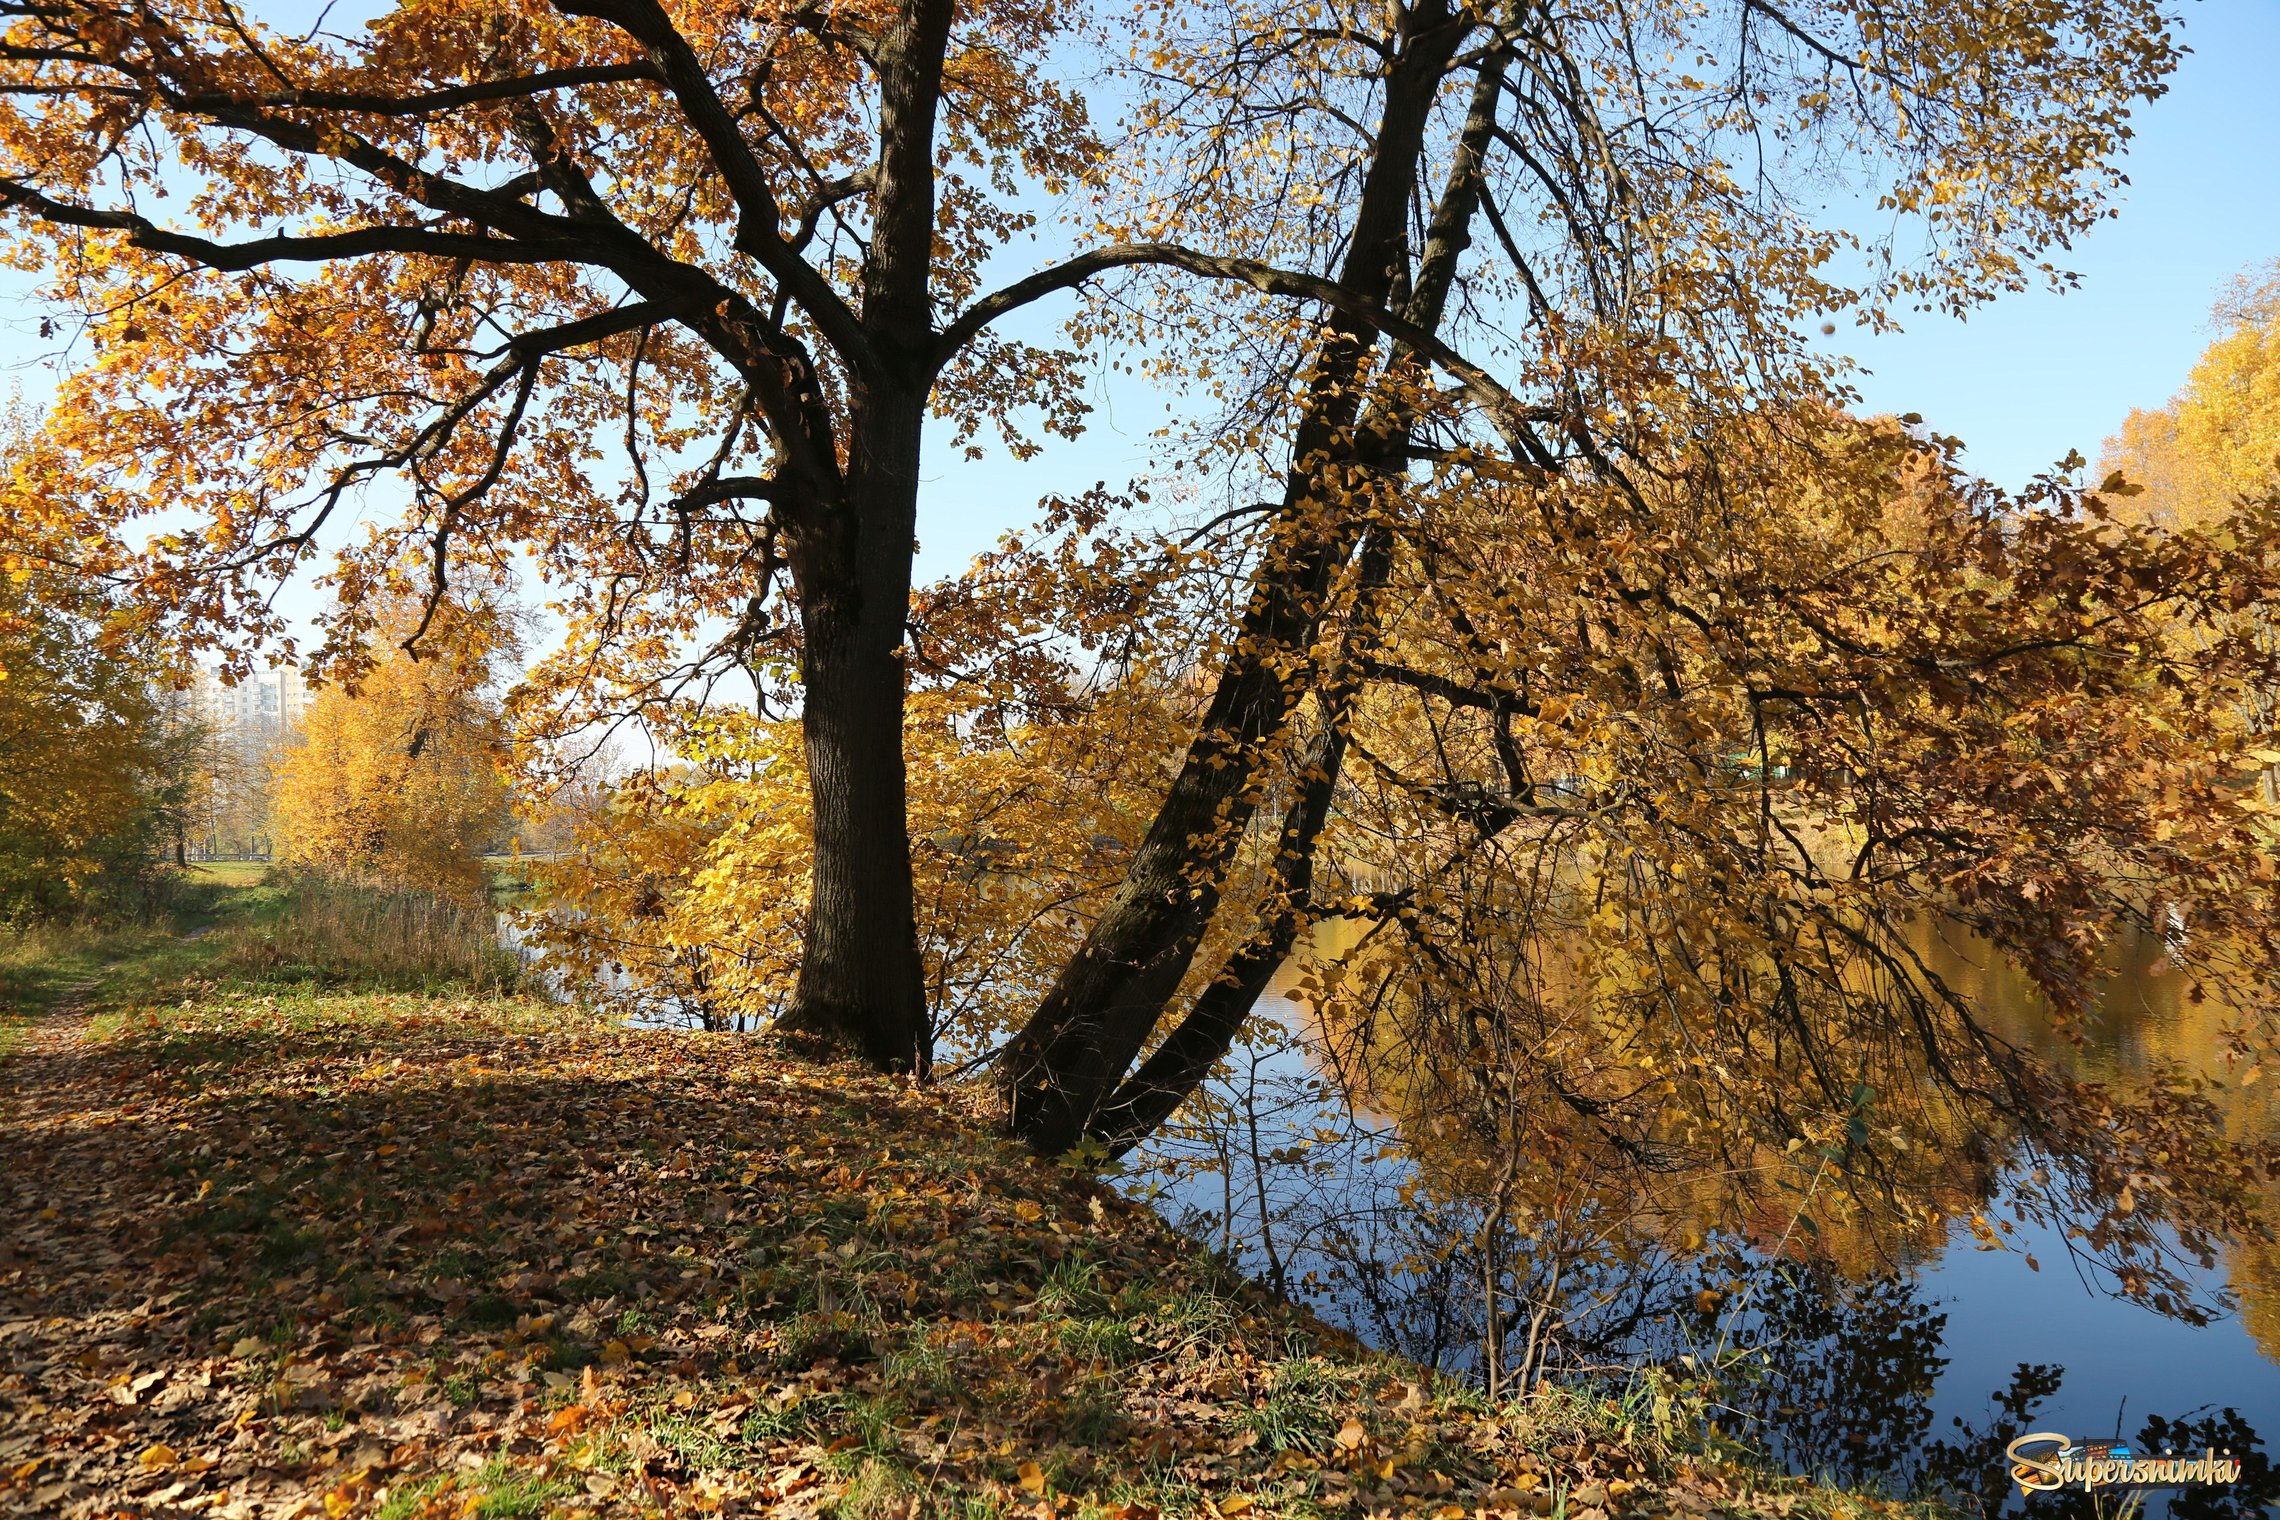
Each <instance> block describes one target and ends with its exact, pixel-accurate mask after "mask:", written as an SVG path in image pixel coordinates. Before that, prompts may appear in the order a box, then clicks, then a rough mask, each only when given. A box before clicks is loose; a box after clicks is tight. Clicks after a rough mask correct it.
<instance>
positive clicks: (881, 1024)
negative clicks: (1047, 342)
mask: <svg viewBox="0 0 2280 1520" xmlns="http://www.w3.org/2000/svg"><path fill="white" fill-rule="evenodd" d="M952 14H953V0H907V3H905V4H904V5H902V6H901V7H900V8H899V9H898V10H897V12H896V15H895V21H894V24H893V25H892V26H891V27H889V28H888V30H887V32H886V34H885V35H884V36H883V37H882V38H881V39H880V41H879V45H878V51H877V54H876V56H875V57H874V59H873V62H874V65H875V66H876V68H877V70H878V74H879V83H880V99H879V162H878V166H877V169H876V173H875V177H874V183H873V188H872V202H871V205H872V214H873V219H874V226H873V229H872V236H871V240H870V245H869V249H868V252H867V254H866V257H865V260H864V267H863V304H862V311H861V322H862V328H863V337H864V341H865V343H866V345H867V349H868V352H867V353H866V354H865V355H864V357H863V361H862V363H861V365H860V366H859V367H858V372H857V373H856V374H855V375H854V376H853V377H852V379H851V382H850V388H851V389H850V395H849V397H848V415H849V423H848V435H847V436H848V449H847V455H848V457H847V467H846V492H845V497H844V499H843V500H842V501H840V502H838V503H835V504H832V505H830V506H827V507H825V508H823V509H822V510H820V511H818V512H816V513H815V514H814V518H813V522H812V525H811V526H810V528H809V529H808V530H807V532H806V534H805V535H804V537H805V539H806V542H805V543H804V544H797V545H795V546H794V551H793V552H794V554H795V566H794V568H795V573H796V574H797V575H798V578H799V582H800V617H801V623H802V632H803V635H804V638H805V646H804V652H803V656H802V680H803V683H804V685H805V688H806V692H805V696H806V710H805V711H806V716H805V720H804V725H805V733H804V738H805V741H806V747H807V758H808V784H809V786H810V788H811V789H812V792H813V795H814V802H815V856H814V875H815V887H814V893H813V896H812V899H811V901H810V903H809V909H808V923H807V942H806V945H805V947H804V948H803V951H802V953H801V957H800V979H799V986H798V988H797V990H796V991H795V993H794V995H793V1002H792V1006H791V1008H790V1009H789V1010H788V1011H787V1012H786V1013H785V1015H784V1018H783V1020H782V1022H781V1027H783V1028H786V1029H790V1030H795V1031H805V1032H809V1033H814V1034H819V1035H822V1036H824V1037H825V1038H827V1039H830V1040H832V1041H834V1042H836V1043H838V1044H840V1045H843V1046H846V1047H848V1048H849V1049H851V1050H854V1051H857V1052H859V1053H860V1054H861V1055H862V1056H863V1058H864V1059H865V1060H867V1061H869V1062H870V1063H871V1064H872V1065H874V1066H878V1067H882V1068H885V1069H887V1070H907V1071H914V1072H918V1073H920V1074H922V1075H923V1074H924V1073H925V1071H926V1069H927V1067H928V1065H929V1063H930V1061H931V1060H932V1057H933V1048H932V1047H933V1031H932V1027H931V1025H930V1024H929V1022H928V1019H927V1011H926V974H925V967H924V965H923V964H922V962H921V960H920V957H919V950H918V928H917V923H916V920H915V917H914V912H913V906H912V903H913V894H912V890H911V869H910V830H909V821H908V817H907V810H906V798H905V792H904V783H903V747H902V737H903V735H902V725H903V696H904V690H905V679H906V672H905V669H904V664H903V634H904V625H905V623H906V622H907V621H908V618H909V615H910V579H911V556H912V553H913V551H914V549H915V547H916V538H917V531H918V467H919V455H920V437H921V432H922V430H923V429H924V427H925V423H926V401H927V395H928V392H929V390H930V389H931V387H932V385H933V378H934V371H935V367H936V365H937V364H938V362H939V359H938V357H937V355H936V354H935V351H934V350H935V339H936V335H935V331H934V326H933V321H934V311H933V297H932V294H931V291H932V261H933V254H934V235H935V214H934V213H935V206H934V201H935V187H934V129H935V118H936V114H937V112H938V110H939V108H940V103H941V83H942V59H943V55H944V52H945V50H946V48H947V47H948V45H949V37H950V23H951V18H952Z"/></svg>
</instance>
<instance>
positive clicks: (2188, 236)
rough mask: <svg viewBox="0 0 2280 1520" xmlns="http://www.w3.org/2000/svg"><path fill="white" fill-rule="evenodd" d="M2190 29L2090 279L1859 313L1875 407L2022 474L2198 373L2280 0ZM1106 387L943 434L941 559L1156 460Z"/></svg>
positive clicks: (2266, 172) (2071, 263)
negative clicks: (1872, 323)
mask: <svg viewBox="0 0 2280 1520" xmlns="http://www.w3.org/2000/svg"><path fill="white" fill-rule="evenodd" d="M2185 42H2186V46H2187V47H2188V48H2189V49H2191V52H2190V54H2189V55H2188V56H2187V58H2186V59H2185V62H2184V64H2183V65H2182V66H2181V67H2180V68H2179V69H2178V71H2177V72H2176V73H2175V74H2173V75H2172V76H2171V77H2170V89H2169V92H2168V93H2167V94H2166V95H2164V96H2163V97H2161V98H2160V99H2159V100H2156V101H2154V102H2153V103H2152V104H2151V105H2149V106H2147V107H2145V108H2143V109H2142V110H2141V111H2140V112H2139V113H2138V116H2137V118H2136V125H2137V128H2138V135H2137V137H2136V138H2135V139H2134V141H2133V142H2132V145H2131V149H2130V152H2129V154H2128V156H2127V158H2126V160H2125V161H2124V163H2123V170H2124V172H2125V173H2127V174H2128V175H2129V177H2130V184H2129V185H2128V186H2127V187H2126V189H2125V190H2124V191H2123V193H2122V196H2121V198H2120V199H2119V200H2118V202H2117V203H2116V209H2117V210H2118V211H2119V213H2120V214H2119V215H2118V216H2116V217H2114V218H2112V219H2110V220H2108V221H2105V222H2103V223H2101V224H2100V225H2099V226H2098V228H2097V229H2096V230H2095V231H2093V232H2092V233H2091V234H2090V235H2088V236H2087V237H2085V238H2083V239H2082V240H2080V241H2079V242H2077V243H2076V245H2075V246H2074V248H2073V249H2071V250H2059V251H2057V252H2055V253H2054V255H2053V262H2054V263H2056V264H2058V265H2059V267H2061V268H2064V269H2069V270H2072V271H2073V272H2075V273H2076V274H2078V275H2080V276H2081V283H2080V285H2079V286H2078V287H2076V288H2074V289H2072V290H2068V291H2065V292H2056V291H2049V290H2039V289H2038V290H2033V291H2029V292H2025V293H2022V294H2018V295H2010V296H2005V297H2003V298H2001V299H1999V300H1997V301H1995V302H1994V303H1992V304H1991V305H1989V306H1986V307H1983V308H1981V309H1980V310H1979V311H1977V312H1975V313H1974V314H1973V315H1972V316H1971V317H1970V319H1969V320H1967V321H1957V320H1955V319H1953V318H1948V317H1943V316H1936V315H1928V314H1918V315H1916V316H1915V317H1914V318H1913V320H1912V321H1911V322H1910V324H1909V325H1908V327H1907V328H1906V329H1905V330H1904V331H1902V332H1898V333H1891V334H1885V335H1881V336H1880V335H1874V334H1868V333H1864V332H1859V331H1857V330H1852V329H1842V330H1840V331H1839V333H1838V334H1837V336H1835V337H1834V338H1832V339H1830V340H1828V342H1827V344H1826V346H1827V347H1828V348H1830V349H1834V350H1839V351H1843V352H1848V353H1850V354H1851V355H1852V357H1854V358H1855V359H1858V360H1859V361H1860V362H1861V363H1862V364H1864V365H1865V366H1867V373H1865V374H1863V375H1861V376H1860V377H1858V380H1857V382H1856V383H1857V385H1858V388H1859V389H1860V391H1861V393H1862V400H1863V408H1862V409H1863V410H1865V411H1868V412H1894V413H1906V412H1920V413H1922V414H1923V416H1924V418H1925V420H1926V421H1927V422H1928V423H1929V424H1930V425H1931V426H1933V427H1934V428H1936V429H1938V430H1939V431H1940V432H1943V433H1947V434H1951V435H1953V436H1956V437H1959V438H1961V439H1962V440H1963V441H1964V443H1965V445H1966V452H1965V455H1964V463H1965V464H1966V466H1967V467H1969V468H1970V469H1971V470H1973V471H1974V472H1975V473H1977V474H1979V475H1982V476H1985V477H1986V478H1987V479H1989V480H1991V481H1994V482H1995V483H1996V484H1998V485H2000V486H2003V487H2005V488H2006V489H2010V490H2014V491H2015V490H2017V489H2018V488H2019V487H2021V486H2023V485H2025V484H2026V482H2027V481H2028V480H2029V479H2031V478H2032V477H2033V476H2035V475H2037V474H2039V473H2041V472H2043V471H2045V470H2048V469H2050V468H2052V467H2053V466H2055V465H2056V464H2057V463H2058V462H2059V461H2060V460H2062V459H2064V458H2065V457H2066V454H2067V452H2068V450H2070V449H2071V450H2078V451H2080V453H2081V454H2082V456H2083V457H2084V458H2085V459H2086V460H2088V461H2089V462H2091V463H2092V464H2095V463H2096V462H2097V458H2098V451H2099V446H2100V445H2101V444H2102V443H2103V442H2104V440H2105V439H2106V437H2107V436H2108V435H2109V434H2111V433H2113V432H2114V431H2116V429H2117V428H2118V427H2119V426H2120V424H2121V420H2122V418H2123V416H2124V415H2126V414H2127V413H2128V411H2129V410H2130V408H2132V407H2136V406H2144V407H2153V406H2159V405H2160V404H2162V403H2163V402H2164V401H2166V400H2168V399H2169V397H2170V396H2171V395H2172V394H2173V393H2175V391H2176V390H2177V388H2178V387H2179V386H2180V385H2182V384H2183V383H2184V380H2185V375H2186V372H2187V371H2188V370H2190V369H2191V368H2192V365H2193V361H2194V360H2195V359H2196V358H2198V357H2199V356H2200V353H2201V350H2202V349H2203V348H2205V347H2206V346H2207V345H2208V342H2209V338H2210V333H2209V331H2208V325H2207V323H2208V311H2209V304H2210V302H2211V300H2212V299H2213V298H2214V297H2215V295H2216V294H2217V292H2218V291H2219V290H2220V289H2221V288H2222V287H2223V285H2224V284H2225V282H2226V281H2228V280H2229V279H2231V278H2232V276H2233V275H2234V274H2236V273H2238V272H2239V271H2240V270H2242V269H2243V268H2245V267H2247V266H2249V265H2251V264H2255V263H2260V262H2262V261H2264V260H2268V259H2271V258H2274V257H2280V0H2197V3H2190V4H2188V6H2187V8H2186V10H2185ZM1094 392H1095V400H1096V403H1097V405H1098V407H1099V409H1098V410H1097V411H1095V412H1094V414H1093V416H1092V419H1091V426H1090V427H1089V428H1088V430H1087V432H1086V433H1085V435H1084V437H1083V438H1082V439H1080V440H1079V441H1078V442H1076V443H1074V444H1055V445H1053V446H1052V447H1050V448H1048V449H1047V450H1046V452H1045V454H1044V455H1043V456H1042V457H1040V458H1039V459H1037V460H1035V461H1033V462H1031V463H1030V464H1028V465H1015V464H1012V463H1011V462H1010V461H1008V460H1006V459H1005V458H1004V457H1003V456H1002V455H993V456H992V457H990V458H987V459H985V460H983V461H981V462H980V463H978V464H968V463H965V462H963V461H961V460H959V459H958V458H957V457H956V456H955V455H954V454H952V453H950V452H949V451H948V449H947V448H946V447H945V448H938V449H934V450H931V451H930V452H929V455H928V459H927V478H928V486H927V495H926V498H925V501H924V504H923V507H922V511H921V515H920V527H919V532H920V544H921V553H920V567H919V568H920V573H921V575H922V576H925V575H935V574H944V573H948V572H952V571H955V570H956V569H958V568H959V567H960V566H962V565H963V564H964V563H965V561H966V560H967V558H968V557H969V556H971V555H972V554H974V553H975V552H977V551H979V550H981V549H984V548H987V547H988V546H989V545H990V544H991V543H992V542H993V541H994V540H995V539H996V538H997V536H998V535H999V534H1000V533H1002V532H1003V531H1005V530H1006V529H1008V528H1012V527H1016V526H1018V525H1020V524H1021V523H1023V522H1025V521H1027V520H1028V519H1029V516H1030V514H1031V511H1032V509H1033V507H1034V505H1035V503H1036V502H1037V500H1038V499H1039V498H1040V497H1041V496H1043V495H1045V494H1047V493H1049V492H1054V491H1074V490H1083V489H1084V488H1085V487H1087V486H1089V485H1091V484H1092V483H1093V482H1094V481H1095V480H1106V481H1108V482H1109V483H1110V484H1111V485H1121V484H1123V483H1124V482H1125V481H1126V480H1127V479H1129V478H1131V477H1133V476H1135V475H1137V474H1140V473H1143V472H1144V471H1145V470H1146V468H1147V464H1148V447H1147V445H1148V437H1147V435H1148V432H1149V430H1150V429H1151V428H1154V427H1157V426H1160V425H1161V424H1162V423H1163V421H1164V413H1163V410H1162V405H1163V403H1162V400H1161V398H1160V397H1156V396H1152V395H1150V394H1148V393H1147V392H1145V391H1142V390H1140V389H1138V388H1137V387H1134V386H1132V385H1130V384H1129V383H1125V384H1116V385H1108V384H1104V383H1101V382H1096V384H1095V387H1094ZM943 437H944V440H945V442H946V440H947V430H943Z"/></svg>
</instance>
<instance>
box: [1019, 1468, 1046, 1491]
mask: <svg viewBox="0 0 2280 1520" xmlns="http://www.w3.org/2000/svg"><path fill="white" fill-rule="evenodd" d="M1021 1486H1022V1487H1023V1488H1025V1489H1027V1490H1029V1492H1031V1493H1033V1494H1042V1493H1043V1492H1045V1469H1043V1468H1042V1467H1039V1466H1038V1465H1037V1464H1036V1463H1035V1462H1024V1463H1022V1464H1021Z"/></svg>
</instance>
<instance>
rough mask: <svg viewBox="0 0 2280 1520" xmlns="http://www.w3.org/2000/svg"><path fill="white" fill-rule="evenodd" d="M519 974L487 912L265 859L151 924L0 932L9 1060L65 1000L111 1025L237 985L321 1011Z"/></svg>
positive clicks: (480, 986) (1, 1045)
mask: <svg viewBox="0 0 2280 1520" xmlns="http://www.w3.org/2000/svg"><path fill="white" fill-rule="evenodd" d="M519 971H520V967H519V964H518V963H517V961H516V960H515V958H514V956H513V955H511V954H509V953H508V952H506V951H504V950H502V949H500V948H499V945H498V942H497V936H496V931H495V928H494V923H493V918H492V914H491V911H490V910H489V909H488V908H483V907H472V908H471V907H462V906H458V905H455V904H450V903H444V902H439V901H437V900H435V899H433V898H429V897H425V896H423V895H421V894H416V893H401V892H386V891H376V890H373V889H369V888H364V887H357V886H351V885H347V884H343V883H338V882H334V881H330V880H328V879H325V878H323V877H316V876H310V875H305V874H303V875H289V874H287V873H284V872H281V871H278V870H276V869H275V868H273V867H271V866H269V865H268V864H266V863H265V862H262V861H252V860H242V861H241V860H232V861H208V862H199V863H197V864H194V865H192V866H190V867H189V868H188V869H187V870H185V871H184V872H183V873H182V874H181V876H180V877H179V879H178V881H177V884H176V886H175V889H174V891H173V892H172V893H171V895H170V897H169V899H168V902H167V905H166V907H165V908H164V910H163V911H161V912H158V913H156V914H154V915H152V916H151V917H150V918H148V919H145V920H142V921H132V922H97V921H63V922H44V923H31V924H21V925H4V924H0V1058H4V1057H6V1056H7V1055H8V1054H9V1053H10V1052H12V1051H13V1050H14V1049H16V1048H17V1047H18V1046H19V1045H21V1044H22V1042H23V1038H24V1035H25V1032H26V1031H27V1030H28V1029H29V1028H30V1027H31V1025H32V1024H33V1022H34V1021H36V1020H38V1019H39V1018H41V1017H44V1016H45V1015H47V1014H48V1013H50V1012H52V1011H53V1010H55V1009H56V1008H57V1007H59V1006H60V1005H63V1004H65V1003H67V1002H69V1003H71V1004H74V1005H77V1006H81V1007H84V1008H86V1009H88V1010H89V1011H91V1012H93V1013H95V1014H96V1015H97V1017H98V1018H101V1017H103V1016H105V1015H106V1014H108V1013H110V1012H113V1011H115V1010H118V1009H121V1008H129V1007H140V1006H145V1005H149V1004H152V1003H155V1002H159V1001H162V1000H163V999H164V998H166V997H167V996H169V995H172V994H175V993H178V992H181V991H184V990H189V991H207V990H211V989H214V988H217V987H229V986H236V987H243V988H248V989H258V990H260V991H263V992H266V993H269V994H271V995H274V996H281V997H284V998H287V999H288V1000H300V1001H306V1000H309V999H312V998H314V999H316V1000H317V1001H318V1002H319V1003H322V1002H323V1001H324V995H325V994H327V993H342V992H346V993H351V994H361V993H363V992H369V991H380V990H386V991H398V992H418V993H427V994H430V995H436V996H467V995H473V996H479V997H495V996H504V995H507V994H510V993H512V992H513V991H514V990H515V988H516V985H517V981H518V975H519ZM331 1016H337V1010H335V1013H334V1014H333V1015H331Z"/></svg>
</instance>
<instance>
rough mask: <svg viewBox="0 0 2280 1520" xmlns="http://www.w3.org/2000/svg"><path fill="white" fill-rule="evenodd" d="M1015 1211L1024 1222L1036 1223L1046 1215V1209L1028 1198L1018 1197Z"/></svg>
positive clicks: (1016, 1215) (1014, 1206) (1014, 1207)
mask: <svg viewBox="0 0 2280 1520" xmlns="http://www.w3.org/2000/svg"><path fill="white" fill-rule="evenodd" d="M1013 1212H1014V1216H1015V1217H1016V1218H1018V1219H1020V1220H1021V1221H1022V1222H1023V1223H1024V1224H1035V1223H1036V1222H1037V1221H1038V1220H1040V1219H1043V1218H1044V1217H1045V1210H1044V1209H1043V1208H1042V1207H1040V1206H1039V1205H1037V1204H1034V1203H1032V1202H1030V1201H1029V1200H1028V1199H1026V1198H1022V1199H1017V1200H1016V1201H1015V1203H1014V1205H1013Z"/></svg>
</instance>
